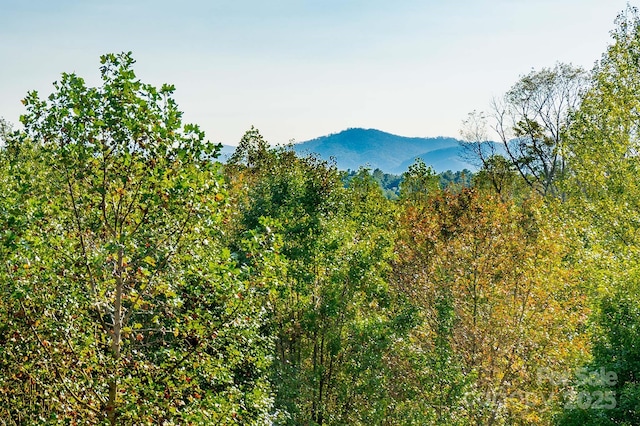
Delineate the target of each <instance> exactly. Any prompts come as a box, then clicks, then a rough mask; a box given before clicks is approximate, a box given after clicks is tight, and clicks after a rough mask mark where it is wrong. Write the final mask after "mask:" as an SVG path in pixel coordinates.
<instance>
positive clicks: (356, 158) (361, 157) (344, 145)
mask: <svg viewBox="0 0 640 426" xmlns="http://www.w3.org/2000/svg"><path fill="white" fill-rule="evenodd" d="M294 150H295V151H296V152H297V153H298V154H302V155H305V154H310V153H315V154H318V155H319V156H320V157H321V158H323V159H327V160H328V159H330V158H334V159H335V161H336V163H337V165H338V168H339V169H343V170H347V169H351V170H356V169H358V168H359V167H361V166H367V167H370V168H372V169H376V168H379V169H381V170H383V171H385V172H387V173H397V174H399V173H403V172H405V171H406V170H407V167H409V165H411V164H412V163H413V162H414V161H415V159H416V158H417V157H420V158H422V159H423V161H424V162H425V163H426V164H427V165H430V166H432V167H433V168H434V169H435V170H436V171H437V172H443V171H446V170H452V171H459V170H463V169H465V168H466V169H470V170H474V169H475V167H474V166H473V165H472V164H469V163H468V162H467V161H465V160H464V159H463V158H462V157H461V156H460V154H461V149H460V141H459V140H458V139H455V138H449V137H435V138H418V137H404V136H398V135H393V134H391V133H386V132H382V131H380V130H375V129H360V128H355V129H347V130H344V131H342V132H340V133H335V134H331V135H328V136H322V137H319V138H316V139H313V140H310V141H306V142H301V143H298V144H295V145H294Z"/></svg>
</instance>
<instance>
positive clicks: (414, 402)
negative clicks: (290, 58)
mask: <svg viewBox="0 0 640 426" xmlns="http://www.w3.org/2000/svg"><path fill="white" fill-rule="evenodd" d="M611 36H612V40H611V43H610V45H609V46H608V47H607V49H606V51H605V52H603V54H602V57H601V58H600V59H599V60H598V61H597V63H596V65H595V67H594V68H593V70H589V71H586V70H583V69H581V68H578V67H574V66H572V65H570V64H563V63H558V64H556V65H555V66H554V67H551V68H547V69H542V70H537V71H535V70H534V71H531V72H530V73H529V74H527V75H524V76H522V77H521V78H520V79H519V80H518V81H516V82H515V83H514V84H513V86H512V87H511V89H510V90H509V91H508V92H507V93H506V94H504V96H503V97H502V98H500V99H497V100H495V101H494V102H493V104H492V106H491V110H490V111H488V112H478V111H474V112H472V113H470V114H469V116H468V117H467V119H466V120H465V121H464V123H463V127H462V131H461V134H462V136H463V137H464V139H465V141H466V142H465V149H466V152H467V153H468V155H469V156H470V157H472V158H474V159H475V160H476V161H477V164H478V165H479V171H478V172H476V173H474V174H473V176H464V174H463V175H458V176H453V175H452V174H448V175H446V176H442V175H436V174H435V173H434V172H433V170H432V169H431V168H429V167H428V166H427V165H425V164H424V163H422V162H416V163H415V164H414V165H412V166H411V167H410V168H409V170H408V171H407V172H406V173H405V174H404V175H403V176H402V178H401V179H395V178H394V177H393V176H389V175H384V174H383V173H382V172H381V171H379V170H378V171H374V172H371V171H370V170H367V169H361V170H359V171H357V172H350V173H346V172H341V171H339V170H337V168H336V167H335V165H333V164H331V163H327V162H325V161H322V160H320V159H318V158H316V157H314V156H304V157H303V156H297V155H296V154H295V153H294V152H293V150H292V149H290V148H288V147H270V145H269V143H268V142H267V141H266V140H265V139H264V137H263V136H262V135H261V134H260V132H259V131H258V130H257V129H255V128H251V129H249V130H248V131H247V132H246V134H245V135H244V137H243V138H242V140H241V141H240V143H239V145H238V147H237V150H236V151H235V153H234V154H233V155H232V156H231V158H230V159H229V160H228V161H227V162H226V163H225V164H222V163H220V162H218V161H216V157H217V153H218V150H219V146H218V145H215V144H212V143H209V142H207V140H206V139H205V135H204V134H203V132H202V131H201V130H200V129H199V127H198V126H197V125H193V124H184V123H183V122H182V113H181V111H180V109H179V107H178V105H177V104H176V102H175V100H174V98H173V93H174V90H175V88H174V87H173V86H171V85H168V84H165V85H163V86H161V87H154V86H152V85H149V84H145V83H143V82H141V81H140V80H138V79H137V77H136V75H135V72H134V69H133V67H134V63H135V61H134V59H133V56H132V54H131V53H120V54H107V55H104V56H102V57H101V59H100V74H101V79H102V84H101V85H100V86H97V87H88V86H87V85H86V84H85V81H84V80H83V79H82V78H81V77H80V76H77V75H75V74H69V73H65V74H62V76H61V77H60V79H59V81H57V82H56V83H54V90H53V92H52V94H51V95H49V96H47V97H45V98H41V97H40V95H39V94H38V93H37V92H31V93H28V94H27V95H26V97H25V99H24V100H23V103H24V108H25V112H24V115H23V116H22V117H21V119H20V121H21V127H20V129H17V127H16V126H12V125H11V124H10V123H8V122H7V121H5V120H0V140H1V142H2V145H1V149H0V185H1V187H2V191H0V259H1V264H0V283H1V286H2V291H1V292H0V424H6V425H29V424H63V425H83V424H103V425H156V424H157V425H189V424H192V425H201V424H207V425H208V424H211V425H233V424H241V425H389V426H391V425H581V426H584V425H638V424H640V345H639V344H638V342H640V231H639V229H640V183H639V181H638V175H639V173H640V159H639V156H638V155H639V152H640V13H639V12H638V11H637V10H636V9H635V8H633V7H630V6H629V7H628V8H627V10H625V11H624V12H622V13H621V14H620V15H619V16H618V18H617V20H616V23H615V28H614V29H613V30H612V31H611ZM491 129H493V130H494V131H495V133H496V134H497V135H498V136H497V137H498V138H499V139H500V140H499V142H501V143H502V145H503V146H504V152H501V153H496V152H495V150H494V147H495V144H494V143H492V142H491V139H492V138H493V137H490V136H489V135H490V130H491ZM385 185H387V186H388V187H385ZM392 187H393V188H397V193H396V191H395V190H394V191H391V190H390V189H389V188H392Z"/></svg>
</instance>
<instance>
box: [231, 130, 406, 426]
mask: <svg viewBox="0 0 640 426" xmlns="http://www.w3.org/2000/svg"><path fill="white" fill-rule="evenodd" d="M256 139H257V138H254V140H256ZM238 149H239V150H240V149H241V148H240V147H239V148H238ZM242 149H244V148H242ZM229 178H230V180H231V182H232V187H233V190H232V191H233V192H232V193H233V194H234V202H236V203H237V206H238V216H237V217H236V219H235V224H233V225H232V227H231V228H232V229H233V232H234V234H235V235H236V237H235V240H238V239H241V238H242V236H246V235H256V234H257V235H266V234H270V235H273V239H274V241H275V242H276V243H275V244H276V245H274V250H275V252H274V254H273V256H272V257H271V259H270V261H269V262H270V264H273V265H277V266H273V267H266V268H265V266H264V265H265V260H264V257H262V256H260V255H259V253H245V254H244V258H245V262H246V264H247V265H250V267H251V268H252V269H253V270H254V271H255V272H256V273H255V275H254V278H253V279H255V280H267V281H269V282H271V286H270V298H269V306H270V310H271V318H270V326H269V327H270V328H269V329H270V332H271V334H272V335H274V336H275V337H276V350H275V354H274V369H273V374H272V377H273V378H272V380H273V382H274V385H275V386H276V389H277V394H276V407H278V408H279V409H281V410H283V411H286V412H288V413H289V415H290V420H289V424H365V423H374V424H379V423H380V422H381V419H382V418H383V417H384V413H385V407H386V405H387V404H386V393H385V391H384V388H385V385H386V382H387V381H388V380H390V379H391V378H390V377H389V376H388V375H387V374H385V373H384V369H383V367H384V365H383V356H384V354H385V353H386V351H387V350H388V348H389V347H390V345H391V342H392V341H393V339H395V338H397V337H398V336H401V335H402V334H403V333H404V332H405V331H404V330H406V328H407V327H408V326H409V325H410V324H408V323H405V322H400V321H399V320H398V318H399V317H398V315H399V314H398V313H397V312H396V311H397V310H398V308H397V307H395V306H394V304H393V303H392V301H393V299H392V296H391V294H390V293H389V290H388V288H387V284H386V280H385V274H386V273H387V271H388V266H387V262H388V259H389V258H390V256H391V248H392V244H391V240H390V234H389V224H390V220H391V219H392V210H391V208H390V207H391V206H390V204H389V201H387V200H386V199H385V198H384V197H383V196H382V193H381V191H380V188H379V187H378V185H377V183H376V182H375V181H374V180H373V179H372V177H371V175H369V173H368V172H367V171H366V170H363V171H361V172H360V173H359V174H358V175H356V176H353V177H352V178H351V180H350V182H349V188H348V189H345V188H344V186H343V183H342V181H341V179H340V174H339V173H338V172H337V170H336V169H335V168H333V167H330V166H328V165H327V164H326V163H324V162H322V161H319V160H317V159H315V158H313V157H306V158H297V157H296V156H295V155H294V154H293V152H291V151H288V150H284V149H272V150H268V151H267V152H266V153H265V155H264V156H263V157H262V158H261V161H260V162H259V163H257V164H255V165H254V166H253V167H249V166H248V165H247V167H246V168H237V167H234V166H231V167H230V168H229Z"/></svg>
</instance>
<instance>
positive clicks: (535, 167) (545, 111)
mask: <svg viewBox="0 0 640 426" xmlns="http://www.w3.org/2000/svg"><path fill="white" fill-rule="evenodd" d="M586 83H587V76H586V73H585V72H584V70H582V69H581V68H579V67H574V66H572V65H568V64H561V63H558V64H556V65H555V66H554V67H553V68H543V69H542V70H540V71H535V70H534V71H531V72H530V73H529V74H527V75H525V76H523V77H521V78H520V79H519V80H518V81H517V82H516V83H515V84H514V85H513V86H512V87H511V89H509V91H508V92H507V93H506V94H505V95H504V97H503V98H502V99H501V100H494V101H493V104H492V107H491V109H492V116H491V118H492V120H493V124H492V126H491V127H492V129H493V130H494V131H495V132H496V134H497V135H498V137H499V139H500V142H501V146H502V148H503V150H502V151H503V153H501V152H497V150H496V146H495V145H494V144H493V143H492V142H489V139H488V137H487V133H486V127H485V126H486V117H485V115H484V114H483V113H478V112H473V113H471V114H469V117H468V119H467V120H465V122H464V124H463V130H462V132H461V133H462V136H463V138H464V139H465V140H466V142H467V144H465V145H466V147H467V149H469V150H470V151H471V153H472V155H473V156H474V157H476V158H478V159H479V160H480V162H481V163H482V165H484V166H485V168H486V166H487V161H489V160H490V159H491V158H492V157H493V156H494V155H495V154H504V156H505V157H506V158H507V159H508V160H509V161H510V162H511V164H512V165H513V166H514V168H515V170H516V171H517V172H518V173H519V174H520V176H521V177H522V179H524V181H525V182H526V183H527V184H528V185H529V186H531V187H532V188H534V189H535V190H536V191H538V192H539V193H540V194H542V195H559V194H558V188H557V180H558V178H559V177H561V176H562V175H563V174H564V172H565V166H566V164H565V162H566V160H565V155H566V154H565V152H564V147H563V139H564V134H565V131H566V129H567V127H568V126H569V124H570V122H571V117H572V113H573V111H575V110H576V109H577V108H578V106H579V104H580V100H581V96H582V93H583V92H584V90H585V88H586Z"/></svg>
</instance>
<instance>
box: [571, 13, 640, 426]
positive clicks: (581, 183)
mask: <svg viewBox="0 0 640 426" xmlns="http://www.w3.org/2000/svg"><path fill="white" fill-rule="evenodd" d="M611 35H612V38H613V42H612V44H611V45H610V46H609V47H608V48H607V50H606V52H605V53H604V55H603V56H602V59H601V60H600V61H599V62H598V64H597V65H596V66H595V68H594V71H593V77H592V83H591V88H590V89H589V90H588V91H587V93H586V94H585V96H584V100H583V101H582V104H581V106H580V109H579V110H578V111H577V112H576V114H575V118H574V120H573V122H572V125H571V127H570V129H569V132H568V138H567V148H568V154H569V155H568V156H567V160H568V169H569V174H568V176H567V179H566V181H565V190H566V191H567V193H568V194H569V195H570V202H569V203H568V205H567V206H566V207H567V209H569V215H570V216H569V217H570V218H571V220H572V221H573V222H574V223H575V226H576V227H577V229H578V235H579V236H580V237H581V243H582V256H581V258H580V261H581V263H582V264H583V271H584V277H585V280H586V281H588V282H589V283H590V285H591V294H592V298H593V305H594V311H595V313H594V318H593V322H594V327H593V328H594V330H595V331H596V332H595V336H594V342H593V346H594V349H593V353H594V358H593V361H592V362H591V363H590V364H588V365H587V367H588V368H589V369H596V370H598V369H600V368H603V369H605V371H611V372H614V373H616V374H617V377H618V381H617V382H616V383H615V385H614V386H611V387H608V388H606V389H605V390H606V391H612V392H614V393H615V398H616V401H615V407H606V408H603V407H596V406H591V405H590V404H587V405H586V407H583V408H584V409H576V410H571V411H569V410H568V411H567V412H565V413H564V415H563V417H562V419H561V420H562V422H561V423H562V424H582V425H584V424H598V425H609V424H637V423H638V421H639V419H638V416H637V412H638V410H637V407H638V405H639V404H640V391H639V389H640V378H638V374H637V373H638V368H639V366H640V354H639V353H638V349H637V339H638V332H637V330H638V328H639V327H640V315H639V312H640V304H639V303H638V300H639V298H638V296H639V295H640V287H639V286H638V277H639V276H640V275H639V274H640V262H639V260H638V255H637V253H638V250H639V248H640V239H639V235H638V231H637V230H638V227H639V226H640V187H639V186H638V170H639V166H640V163H639V162H638V152H639V149H640V140H639V138H638V135H639V134H640V115H639V111H640V63H639V62H638V57H639V56H640V15H639V13H638V10H637V9H636V8H634V7H631V6H628V7H627V9H626V10H625V11H624V12H622V13H621V14H620V15H619V16H618V18H617V20H616V27H615V29H614V30H613V31H612V32H611ZM583 390H584V391H586V392H590V390H589V389H583ZM600 391H602V389H600ZM587 395H588V396H590V395H592V394H591V393H588V394H587Z"/></svg>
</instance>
